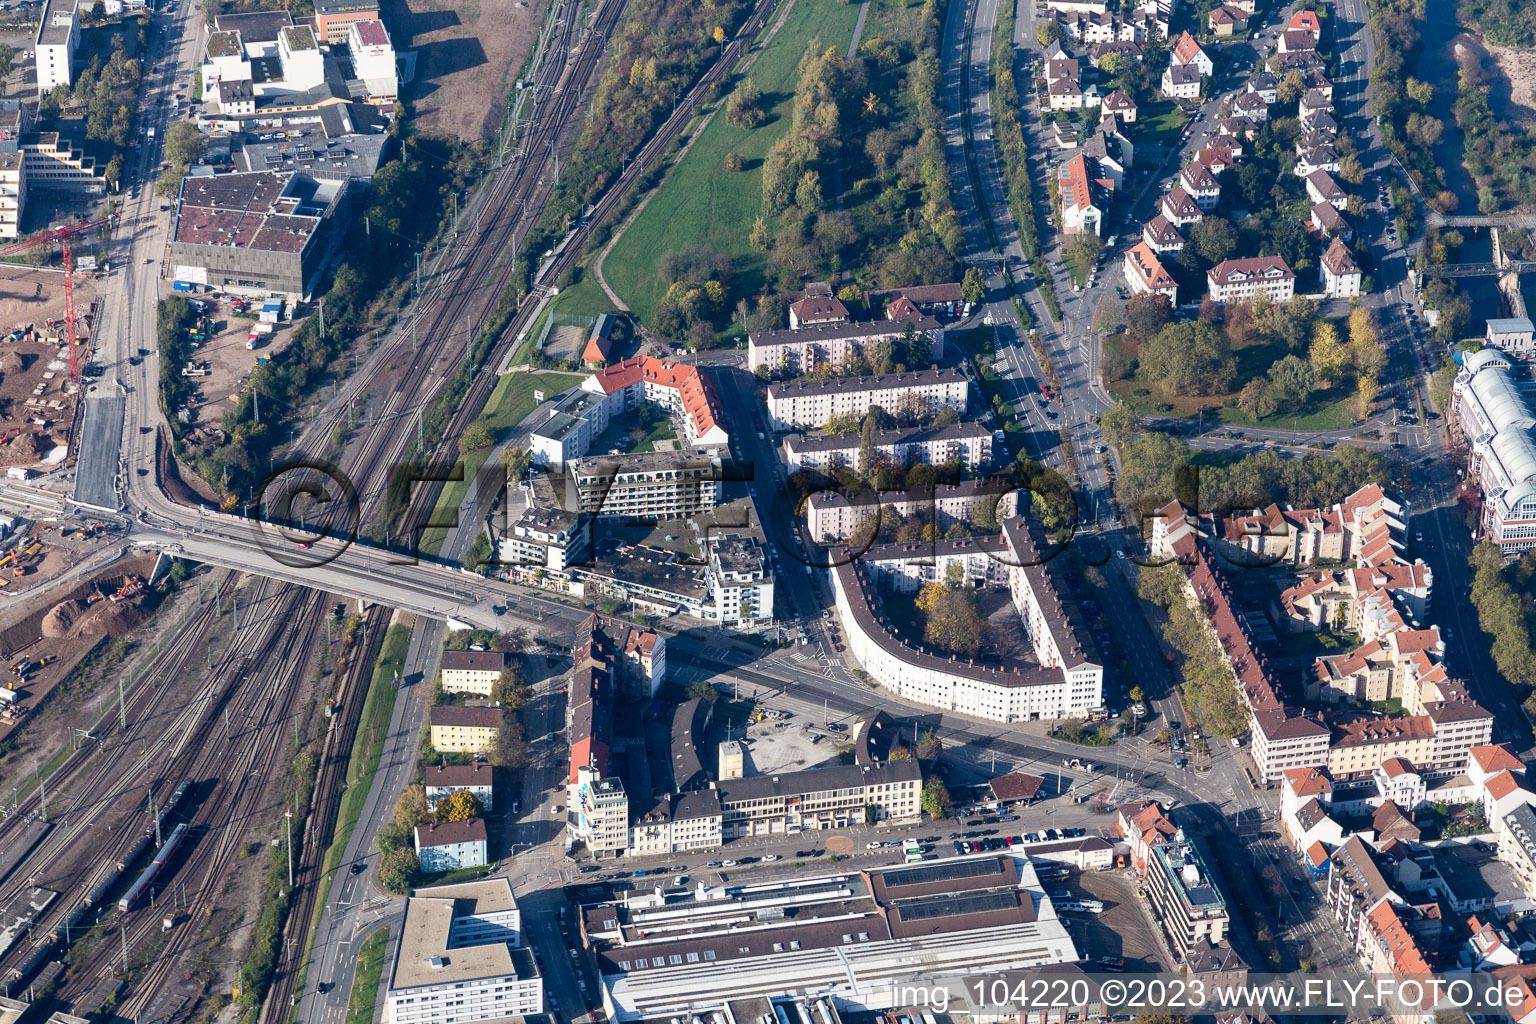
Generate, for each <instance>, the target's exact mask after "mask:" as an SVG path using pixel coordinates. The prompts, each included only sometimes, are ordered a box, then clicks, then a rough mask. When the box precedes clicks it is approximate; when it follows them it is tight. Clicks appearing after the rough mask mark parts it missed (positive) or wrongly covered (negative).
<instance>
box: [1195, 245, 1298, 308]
mask: <svg viewBox="0 0 1536 1024" xmlns="http://www.w3.org/2000/svg"><path fill="white" fill-rule="evenodd" d="M1205 278H1206V283H1207V285H1208V286H1209V287H1210V293H1211V298H1212V299H1213V300H1214V301H1216V302H1246V301H1247V300H1249V299H1252V298H1253V297H1255V296H1257V295H1261V294H1262V295H1264V296H1267V297H1268V298H1269V301H1270V302H1286V301H1289V300H1290V298H1291V297H1292V296H1293V295H1295V294H1296V275H1295V274H1294V273H1292V272H1291V268H1290V267H1288V266H1286V264H1285V260H1283V259H1281V258H1280V257H1278V256H1255V257H1253V258H1251V259H1241V260H1223V261H1222V262H1221V263H1218V264H1216V265H1215V266H1214V267H1212V268H1211V269H1210V270H1208V271H1206V275H1205Z"/></svg>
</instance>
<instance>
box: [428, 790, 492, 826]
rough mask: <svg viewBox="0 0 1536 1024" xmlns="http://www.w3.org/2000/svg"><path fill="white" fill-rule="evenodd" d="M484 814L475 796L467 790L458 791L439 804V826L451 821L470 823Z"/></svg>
mask: <svg viewBox="0 0 1536 1024" xmlns="http://www.w3.org/2000/svg"><path fill="white" fill-rule="evenodd" d="M484 813H485V812H484V811H483V810H482V809H481V807H480V801H479V800H477V799H475V794H473V793H471V792H470V791H469V790H467V789H456V790H454V791H453V792H452V793H449V794H448V795H447V796H446V797H444V798H443V799H441V800H439V801H438V802H437V823H438V824H439V825H441V824H445V823H447V822H450V821H468V820H469V819H470V818H478V817H480V816H481V815H482V814H484Z"/></svg>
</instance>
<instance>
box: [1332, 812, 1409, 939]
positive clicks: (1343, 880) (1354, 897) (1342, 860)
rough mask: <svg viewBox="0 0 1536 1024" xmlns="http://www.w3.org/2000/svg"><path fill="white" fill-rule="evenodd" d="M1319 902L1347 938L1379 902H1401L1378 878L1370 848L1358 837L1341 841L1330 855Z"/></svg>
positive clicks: (1353, 836) (1376, 866) (1355, 931)
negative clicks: (1329, 866)
mask: <svg viewBox="0 0 1536 1024" xmlns="http://www.w3.org/2000/svg"><path fill="white" fill-rule="evenodd" d="M1323 899H1324V901H1325V902H1326V903H1327V904H1328V906H1330V907H1332V908H1333V916H1334V917H1335V918H1336V919H1338V921H1339V922H1340V923H1341V924H1342V925H1343V930H1344V934H1345V935H1349V936H1353V935H1356V934H1358V933H1359V932H1360V924H1361V921H1362V920H1363V919H1364V918H1365V916H1366V915H1367V914H1369V913H1371V911H1373V910H1375V909H1376V908H1377V907H1378V906H1380V905H1381V904H1382V903H1383V902H1386V901H1389V900H1390V901H1393V902H1397V903H1401V902H1402V897H1401V896H1399V895H1398V894H1397V893H1396V892H1394V891H1393V889H1392V886H1391V885H1390V884H1389V883H1388V882H1387V879H1386V877H1385V876H1383V875H1382V873H1381V868H1380V867H1379V866H1378V865H1377V864H1376V860H1375V858H1374V857H1373V856H1372V853H1371V848H1370V847H1369V846H1367V845H1366V844H1365V842H1364V841H1363V840H1362V839H1361V838H1360V837H1359V836H1358V835H1352V836H1350V837H1349V838H1348V839H1346V840H1344V845H1343V846H1340V847H1339V848H1338V850H1337V851H1335V853H1334V854H1333V857H1332V869H1331V870H1330V872H1329V874H1328V878H1327V882H1326V883H1325V885H1324V888H1323Z"/></svg>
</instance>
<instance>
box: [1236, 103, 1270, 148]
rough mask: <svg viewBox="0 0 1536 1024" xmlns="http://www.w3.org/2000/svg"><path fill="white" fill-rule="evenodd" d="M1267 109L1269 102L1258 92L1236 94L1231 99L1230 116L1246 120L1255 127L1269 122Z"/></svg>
mask: <svg viewBox="0 0 1536 1024" xmlns="http://www.w3.org/2000/svg"><path fill="white" fill-rule="evenodd" d="M1269 107H1270V102H1269V101H1268V100H1266V99H1265V98H1264V94H1263V93H1260V92H1244V93H1238V94H1237V95H1236V96H1234V97H1232V116H1233V117H1243V118H1247V119H1248V120H1249V121H1252V122H1253V123H1254V124H1255V125H1260V124H1263V123H1264V122H1265V121H1268V120H1269ZM1250 137H1251V136H1250Z"/></svg>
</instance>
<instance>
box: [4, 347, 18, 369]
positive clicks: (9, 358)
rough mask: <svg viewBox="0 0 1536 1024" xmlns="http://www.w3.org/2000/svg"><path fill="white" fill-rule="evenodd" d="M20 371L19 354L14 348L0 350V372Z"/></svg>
mask: <svg viewBox="0 0 1536 1024" xmlns="http://www.w3.org/2000/svg"><path fill="white" fill-rule="evenodd" d="M20 371H21V356H20V355H18V354H17V353H16V350H15V349H6V350H5V351H3V352H0V373H18V372H20Z"/></svg>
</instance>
